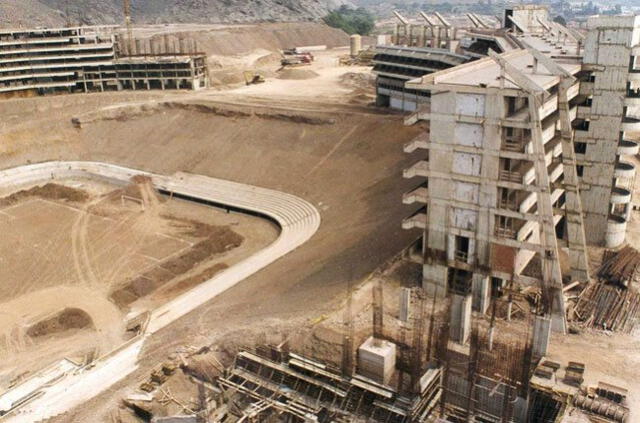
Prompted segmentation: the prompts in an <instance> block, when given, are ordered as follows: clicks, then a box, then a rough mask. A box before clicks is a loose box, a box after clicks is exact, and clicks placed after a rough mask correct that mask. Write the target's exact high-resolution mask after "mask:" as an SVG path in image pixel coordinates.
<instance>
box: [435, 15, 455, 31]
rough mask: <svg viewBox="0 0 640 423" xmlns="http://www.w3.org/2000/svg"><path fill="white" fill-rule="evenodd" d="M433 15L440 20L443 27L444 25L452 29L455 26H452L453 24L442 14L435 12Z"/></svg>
mask: <svg viewBox="0 0 640 423" xmlns="http://www.w3.org/2000/svg"><path fill="white" fill-rule="evenodd" d="M433 14H434V15H436V18H438V20H439V21H440V22H442V25H444V26H445V27H446V28H451V27H453V25H451V24H450V23H449V21H447V20H446V19H445V18H444V16H442V15H441V14H440V13H438V12H433Z"/></svg>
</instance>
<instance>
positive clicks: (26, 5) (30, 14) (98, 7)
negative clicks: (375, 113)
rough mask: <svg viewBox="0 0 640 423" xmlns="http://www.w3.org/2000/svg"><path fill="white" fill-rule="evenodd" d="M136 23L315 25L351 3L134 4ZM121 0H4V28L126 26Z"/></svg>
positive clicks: (190, 0)
mask: <svg viewBox="0 0 640 423" xmlns="http://www.w3.org/2000/svg"><path fill="white" fill-rule="evenodd" d="M131 3H132V4H131V7H132V15H133V21H134V22H135V23H169V22H175V23H242V22H285V21H286V22H290V21H306V20H315V19H318V18H321V17H323V16H325V15H326V14H327V13H328V12H329V11H330V10H332V9H335V8H337V7H339V6H340V5H342V4H346V3H349V0H131ZM122 21H123V17H122V0H1V1H0V25H1V26H4V27H13V26H22V27H30V26H52V25H64V24H66V23H68V22H71V23H72V24H80V23H81V24H113V23H122Z"/></svg>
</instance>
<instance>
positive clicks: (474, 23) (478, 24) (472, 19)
mask: <svg viewBox="0 0 640 423" xmlns="http://www.w3.org/2000/svg"><path fill="white" fill-rule="evenodd" d="M467 18H469V20H470V21H471V23H472V24H473V26H475V27H476V28H480V27H481V26H482V24H481V23H480V22H478V21H477V19H476V17H475V16H474V15H473V13H467Z"/></svg>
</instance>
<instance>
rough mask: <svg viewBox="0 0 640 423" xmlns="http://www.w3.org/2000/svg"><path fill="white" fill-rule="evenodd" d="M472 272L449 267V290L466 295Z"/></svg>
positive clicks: (469, 288) (469, 286) (468, 291)
mask: <svg viewBox="0 0 640 423" xmlns="http://www.w3.org/2000/svg"><path fill="white" fill-rule="evenodd" d="M472 276H473V274H472V273H471V272H468V271H466V270H462V269H456V268H455V267H450V268H449V269H447V282H448V285H449V292H452V293H454V294H460V295H467V294H469V293H470V292H471V278H472Z"/></svg>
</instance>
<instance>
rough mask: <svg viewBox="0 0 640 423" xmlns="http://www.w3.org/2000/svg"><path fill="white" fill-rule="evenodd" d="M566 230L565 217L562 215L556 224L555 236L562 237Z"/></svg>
mask: <svg viewBox="0 0 640 423" xmlns="http://www.w3.org/2000/svg"><path fill="white" fill-rule="evenodd" d="M566 230H567V225H566V219H565V217H564V216H562V218H561V219H560V220H559V221H558V223H557V224H556V238H558V239H564V234H565V233H566Z"/></svg>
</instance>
